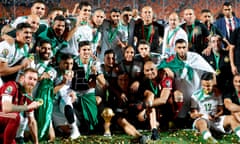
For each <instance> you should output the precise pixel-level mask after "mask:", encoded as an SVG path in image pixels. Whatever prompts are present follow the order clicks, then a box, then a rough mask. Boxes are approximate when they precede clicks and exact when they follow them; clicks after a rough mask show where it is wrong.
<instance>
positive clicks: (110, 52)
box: [104, 49, 115, 57]
mask: <svg viewBox="0 0 240 144" xmlns="http://www.w3.org/2000/svg"><path fill="white" fill-rule="evenodd" d="M108 54H113V56H114V57H115V52H114V51H113V49H108V50H106V51H105V52H104V56H106V55H108Z"/></svg>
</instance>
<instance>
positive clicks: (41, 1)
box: [32, 0, 46, 6]
mask: <svg viewBox="0 0 240 144" xmlns="http://www.w3.org/2000/svg"><path fill="white" fill-rule="evenodd" d="M36 3H41V4H44V5H45V6H46V3H45V2H44V1H43V0H36V1H34V2H33V3H32V6H33V5H35V4H36Z"/></svg>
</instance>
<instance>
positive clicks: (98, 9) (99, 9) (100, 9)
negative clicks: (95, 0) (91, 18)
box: [93, 8, 105, 14]
mask: <svg viewBox="0 0 240 144" xmlns="http://www.w3.org/2000/svg"><path fill="white" fill-rule="evenodd" d="M96 11H102V12H103V13H105V11H104V9H102V8H96V9H94V10H93V14H94V13H95V12H96Z"/></svg>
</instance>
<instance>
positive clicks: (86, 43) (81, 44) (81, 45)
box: [78, 40, 91, 50]
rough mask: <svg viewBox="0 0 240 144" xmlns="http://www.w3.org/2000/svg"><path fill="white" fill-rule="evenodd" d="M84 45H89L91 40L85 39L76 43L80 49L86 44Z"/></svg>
mask: <svg viewBox="0 0 240 144" xmlns="http://www.w3.org/2000/svg"><path fill="white" fill-rule="evenodd" d="M86 45H91V42H90V41H87V40H86V41H80V42H79V43H78V47H79V50H80V48H81V47H83V46H86Z"/></svg>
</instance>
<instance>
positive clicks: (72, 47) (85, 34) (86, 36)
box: [60, 25, 93, 56]
mask: <svg viewBox="0 0 240 144" xmlns="http://www.w3.org/2000/svg"><path fill="white" fill-rule="evenodd" d="M92 39H93V30H92V28H91V27H90V26H89V25H82V26H79V27H78V28H77V31H76V32H75V33H74V34H73V36H72V38H71V39H70V40H69V41H68V46H67V47H66V48H63V49H61V50H60V52H61V53H67V54H72V55H75V56H78V43H79V42H81V41H90V42H91V41H92Z"/></svg>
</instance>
